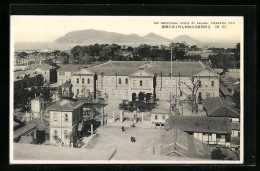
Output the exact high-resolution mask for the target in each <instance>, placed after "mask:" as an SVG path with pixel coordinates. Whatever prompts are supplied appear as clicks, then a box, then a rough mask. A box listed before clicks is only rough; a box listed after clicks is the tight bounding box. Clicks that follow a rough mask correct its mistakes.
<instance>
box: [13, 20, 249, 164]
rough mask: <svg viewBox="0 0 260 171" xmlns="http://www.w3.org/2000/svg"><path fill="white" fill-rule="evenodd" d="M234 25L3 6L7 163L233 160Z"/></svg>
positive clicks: (237, 25)
mask: <svg viewBox="0 0 260 171" xmlns="http://www.w3.org/2000/svg"><path fill="white" fill-rule="evenodd" d="M243 29H244V20H243V17H231V16H203V17H202V16H185V17H184V16H54V15H53V16H52V15H49V16H43V15H27V16H26V15H10V128H9V132H10V140H9V143H10V148H9V153H10V164H242V163H243V162H244V155H243V154H244V140H246V139H244V132H243V128H244V113H243V107H244V100H243V95H244V89H243V85H244V84H243V83H244V80H243V79H244V68H243V61H244V56H243V48H244V46H243V43H244V42H243V39H244V37H243Z"/></svg>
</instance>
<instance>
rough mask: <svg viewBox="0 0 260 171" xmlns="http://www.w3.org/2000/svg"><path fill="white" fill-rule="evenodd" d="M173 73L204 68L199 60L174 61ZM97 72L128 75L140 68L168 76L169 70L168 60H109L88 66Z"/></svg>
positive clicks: (187, 74) (186, 73) (192, 73)
mask: <svg viewBox="0 0 260 171" xmlns="http://www.w3.org/2000/svg"><path fill="white" fill-rule="evenodd" d="M172 67H173V75H179V73H180V75H182V76H190V75H194V74H196V73H199V72H201V71H203V70H204V69H205V66H204V65H203V64H202V63H201V62H176V61H174V62H173V63H172ZM90 68H91V69H92V70H93V71H94V72H96V73H97V74H101V73H102V72H103V73H104V75H115V74H116V73H118V74H120V75H123V76H128V75H130V74H132V73H134V72H136V71H138V70H139V69H140V68H142V69H144V70H147V71H148V72H150V73H153V74H158V75H159V74H161V73H162V75H163V76H169V74H170V72H171V62H170V61H109V62H107V63H104V64H100V65H96V66H93V67H90Z"/></svg>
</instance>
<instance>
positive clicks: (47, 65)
mask: <svg viewBox="0 0 260 171" xmlns="http://www.w3.org/2000/svg"><path fill="white" fill-rule="evenodd" d="M37 68H39V69H41V70H50V69H54V68H55V67H54V66H51V65H49V64H41V65H39V66H38V67H37Z"/></svg>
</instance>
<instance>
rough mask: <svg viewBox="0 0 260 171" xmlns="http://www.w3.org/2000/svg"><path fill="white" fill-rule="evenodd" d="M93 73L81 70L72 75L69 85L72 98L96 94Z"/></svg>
mask: <svg viewBox="0 0 260 171" xmlns="http://www.w3.org/2000/svg"><path fill="white" fill-rule="evenodd" d="M96 82H97V80H96V78H95V73H94V72H93V71H92V70H91V69H90V68H82V69H80V70H79V71H76V72H74V73H73V74H72V77H71V84H72V93H73V95H74V97H80V96H84V97H87V96H88V95H89V93H93V92H96Z"/></svg>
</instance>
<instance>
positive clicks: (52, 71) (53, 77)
mask: <svg viewBox="0 0 260 171" xmlns="http://www.w3.org/2000/svg"><path fill="white" fill-rule="evenodd" d="M56 69H57V68H56V67H54V66H51V65H49V64H41V65H39V66H37V67H36V68H35V71H36V72H37V73H40V74H42V76H43V77H44V80H45V82H47V83H49V84H51V83H56V82H57V71H56Z"/></svg>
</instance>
